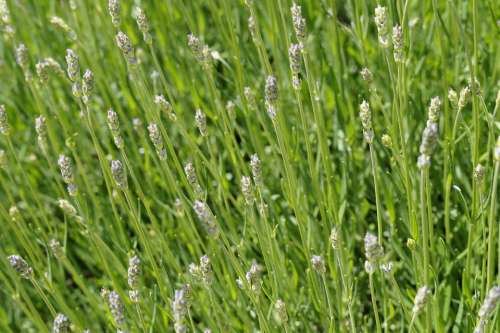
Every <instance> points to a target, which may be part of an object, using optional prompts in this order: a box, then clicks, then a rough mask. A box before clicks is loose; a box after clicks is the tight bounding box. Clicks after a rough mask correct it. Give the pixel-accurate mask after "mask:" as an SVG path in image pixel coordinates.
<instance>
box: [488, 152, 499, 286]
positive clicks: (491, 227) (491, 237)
mask: <svg viewBox="0 0 500 333" xmlns="http://www.w3.org/2000/svg"><path fill="white" fill-rule="evenodd" d="M499 169H500V161H497V162H495V171H494V173H493V183H492V186H491V199H490V212H489V215H488V264H487V269H486V270H487V272H488V274H487V276H486V290H490V288H491V286H492V284H493V276H494V272H495V263H494V260H495V252H494V247H495V224H496V221H495V212H496V204H497V202H496V197H497V182H498V172H499ZM499 255H500V248H499Z"/></svg>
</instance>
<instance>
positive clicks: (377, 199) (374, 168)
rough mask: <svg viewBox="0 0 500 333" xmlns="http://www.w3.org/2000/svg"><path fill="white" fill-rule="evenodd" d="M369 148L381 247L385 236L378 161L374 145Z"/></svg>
mask: <svg viewBox="0 0 500 333" xmlns="http://www.w3.org/2000/svg"><path fill="white" fill-rule="evenodd" d="M369 146H370V161H371V167H372V175H373V187H374V188H375V205H376V207H377V230H378V242H379V244H380V245H382V238H383V236H384V234H383V226H382V205H381V203H380V194H379V188H378V178H377V161H376V156H375V150H374V148H373V144H371V143H370V144H369Z"/></svg>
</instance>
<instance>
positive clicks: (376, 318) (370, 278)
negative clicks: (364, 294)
mask: <svg viewBox="0 0 500 333" xmlns="http://www.w3.org/2000/svg"><path fill="white" fill-rule="evenodd" d="M369 280H370V294H371V298H372V306H373V313H374V314H375V323H376V325H377V333H381V332H382V326H381V325H380V318H379V316H378V307H377V300H376V299H375V288H374V286H373V274H369Z"/></svg>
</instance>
